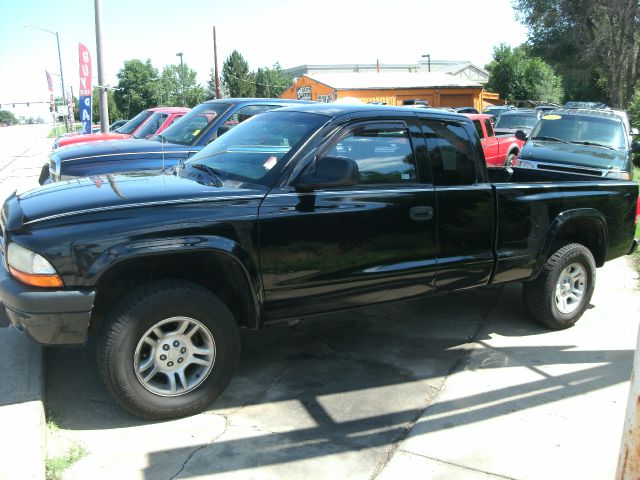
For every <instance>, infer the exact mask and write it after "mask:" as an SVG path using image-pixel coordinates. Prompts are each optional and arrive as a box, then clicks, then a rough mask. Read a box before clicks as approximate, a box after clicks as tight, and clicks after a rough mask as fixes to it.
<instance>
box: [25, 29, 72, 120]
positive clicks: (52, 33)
mask: <svg viewBox="0 0 640 480" xmlns="http://www.w3.org/2000/svg"><path fill="white" fill-rule="evenodd" d="M22 26H23V27H25V28H27V27H31V28H37V29H38V30H42V31H43V32H47V33H50V34H51V35H55V36H56V43H57V44H58V63H59V65H60V84H61V86H62V104H63V105H64V106H65V107H67V115H65V117H64V126H65V128H66V129H67V132H68V131H69V107H68V106H67V95H66V92H65V89H64V76H63V75H62V56H61V55H60V36H59V35H58V32H52V31H51V30H47V29H46V28H42V27H38V26H37V25H31V24H29V23H26V24H24V25H22Z"/></svg>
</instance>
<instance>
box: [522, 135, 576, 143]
mask: <svg viewBox="0 0 640 480" xmlns="http://www.w3.org/2000/svg"><path fill="white" fill-rule="evenodd" d="M531 140H551V141H552V142H560V143H571V142H567V141H566V140H562V139H561V138H556V137H546V136H541V137H531Z"/></svg>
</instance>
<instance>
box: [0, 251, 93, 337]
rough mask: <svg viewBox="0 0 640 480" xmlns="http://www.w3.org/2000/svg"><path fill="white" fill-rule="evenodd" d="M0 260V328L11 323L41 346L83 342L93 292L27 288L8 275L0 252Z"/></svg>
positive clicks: (87, 325) (85, 335) (91, 305)
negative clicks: (0, 262) (0, 263)
mask: <svg viewBox="0 0 640 480" xmlns="http://www.w3.org/2000/svg"><path fill="white" fill-rule="evenodd" d="M0 260H2V265H0V327H8V326H9V325H13V326H14V327H15V328H16V329H18V330H19V331H20V332H22V333H24V334H25V335H27V336H28V337H30V338H31V339H33V340H34V341H35V342H37V343H40V344H43V345H70V344H81V343H84V342H85V341H86V339H87V331H88V329H89V319H90V317H91V310H92V308H93V301H94V299H95V296H96V294H95V291H93V290H49V289H46V288H37V287H30V286H27V285H24V284H22V283H20V282H18V281H17V280H15V279H14V278H13V277H11V276H10V275H9V273H8V272H7V270H6V268H5V267H4V258H3V255H1V254H0Z"/></svg>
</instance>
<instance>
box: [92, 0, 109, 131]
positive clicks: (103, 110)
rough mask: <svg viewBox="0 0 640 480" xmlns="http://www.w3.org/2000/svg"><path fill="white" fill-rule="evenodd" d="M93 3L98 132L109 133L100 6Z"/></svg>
mask: <svg viewBox="0 0 640 480" xmlns="http://www.w3.org/2000/svg"><path fill="white" fill-rule="evenodd" d="M93 1H94V10H95V17H96V53H97V59H96V60H97V63H98V84H99V87H98V91H99V92H100V100H99V101H100V131H101V132H102V133H106V132H108V131H109V103H108V102H107V89H106V88H105V87H104V85H105V78H104V72H103V69H102V5H101V0H93Z"/></svg>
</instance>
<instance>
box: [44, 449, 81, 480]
mask: <svg viewBox="0 0 640 480" xmlns="http://www.w3.org/2000/svg"><path fill="white" fill-rule="evenodd" d="M86 455H87V450H86V449H85V448H84V447H83V446H82V444H80V443H74V444H73V445H71V447H69V450H67V453H66V454H64V455H63V456H61V457H54V458H48V459H47V460H46V461H45V471H46V479H47V480H62V475H63V474H64V471H65V470H66V469H67V468H69V467H70V466H71V465H73V464H74V463H76V462H77V461H78V460H80V459H81V458H82V457H84V456H86Z"/></svg>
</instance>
